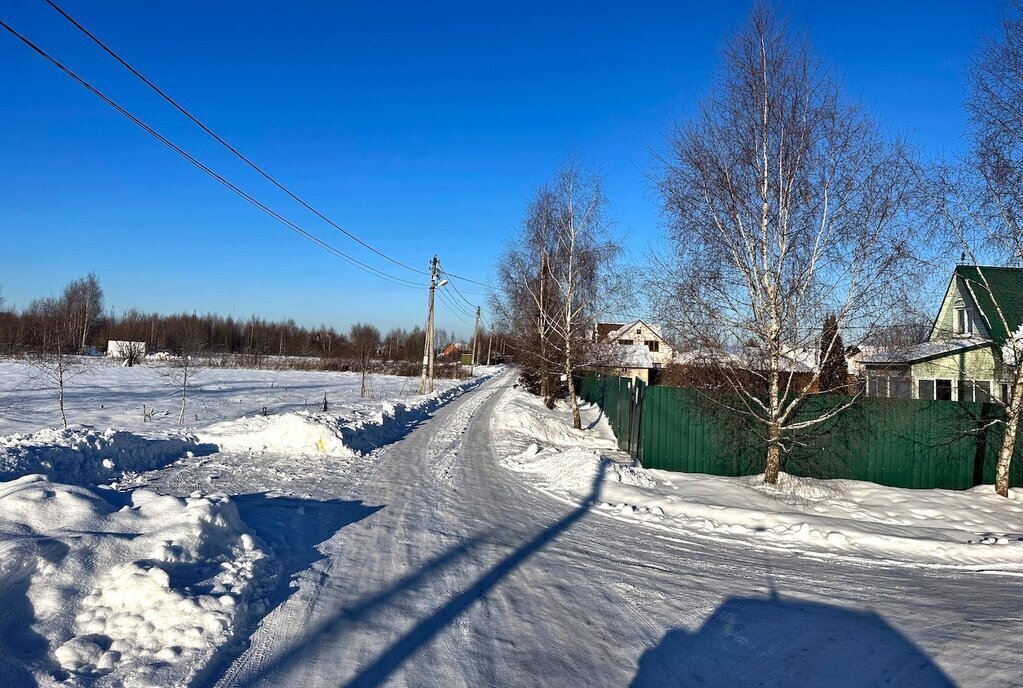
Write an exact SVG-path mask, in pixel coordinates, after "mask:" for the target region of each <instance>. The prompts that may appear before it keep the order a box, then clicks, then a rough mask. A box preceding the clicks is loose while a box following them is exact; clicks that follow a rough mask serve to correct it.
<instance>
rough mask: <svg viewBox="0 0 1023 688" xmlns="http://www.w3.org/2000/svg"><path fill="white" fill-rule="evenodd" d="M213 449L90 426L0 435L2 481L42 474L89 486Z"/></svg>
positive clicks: (175, 439) (187, 440)
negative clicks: (126, 473) (122, 474)
mask: <svg viewBox="0 0 1023 688" xmlns="http://www.w3.org/2000/svg"><path fill="white" fill-rule="evenodd" d="M211 449H212V448H211V447H204V446H202V445H200V444H199V442H198V440H197V439H195V438H194V437H191V436H184V437H181V436H178V437H175V436H171V435H167V436H162V437H156V438H151V437H143V436H141V435H136V434H134V433H131V432H124V431H119V430H103V431H98V430H93V429H91V428H66V429H63V430H41V431H39V432H35V433H31V434H15V435H8V436H6V437H0V480H10V479H12V478H17V477H20V476H23V475H28V474H31V473H41V474H44V475H46V476H47V477H49V478H50V479H51V480H54V481H59V482H64V483H73V484H76V485H87V484H90V483H97V482H103V481H106V480H109V479H111V478H113V477H116V476H118V475H120V474H121V473H123V472H125V471H146V470H151V469H153V468H159V467H161V466H165V465H167V464H169V463H173V462H174V461H176V460H177V459H180V458H182V457H184V456H191V455H193V454H196V453H208V452H209V451H210V450H211Z"/></svg>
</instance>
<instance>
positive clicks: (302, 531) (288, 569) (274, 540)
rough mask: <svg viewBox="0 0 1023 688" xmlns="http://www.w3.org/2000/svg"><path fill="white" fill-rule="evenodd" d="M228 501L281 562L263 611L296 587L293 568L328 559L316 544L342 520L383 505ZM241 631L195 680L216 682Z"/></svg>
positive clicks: (240, 646)
mask: <svg viewBox="0 0 1023 688" xmlns="http://www.w3.org/2000/svg"><path fill="white" fill-rule="evenodd" d="M231 501H232V502H234V504H235V505H236V506H237V508H238V514H239V515H240V516H241V517H242V520H243V521H245V524H246V525H247V526H248V527H249V528H250V529H251V530H252V531H253V532H254V533H255V534H256V535H257V536H259V538H260V539H261V540H263V542H264V543H266V545H267V546H268V547H270V549H272V550H273V553H274V556H275V558H276V560H277V565H278V566H279V567H280V568H279V569H278V570H277V571H276V572H277V573H278V576H277V578H276V580H277V584H276V586H275V587H274V588H273V589H272V590H269V591H267V592H266V599H267V602H268V603H267V605H266V609H265V611H264V612H263V616H265V615H267V614H269V613H270V612H272V611H273V610H274V609H276V608H277V607H278V606H280V605H281V604H283V603H284V602H285V601H286V600H287V599H288V597H290V596H291V595H292V594H293V593H294V592H295V591H296V590H297V589H298V588H297V587H296V586H293V585H292V580H293V579H294V577H295V576H296V574H298V573H299V572H301V571H305V570H306V569H308V568H310V567H311V566H312V565H313V564H315V563H316V562H317V561H320V560H322V559H326V556H325V555H324V554H323V553H322V552H320V550H319V549H318V546H319V545H320V544H322V543H323V542H326V541H327V540H329V539H330V538H332V537H333V536H334V534H335V533H337V532H338V531H339V530H341V529H342V528H344V527H345V526H349V525H351V524H353V523H356V522H358V521H361V520H362V519H364V518H367V517H368V516H371V515H373V514H375V513H376V512H377V511H380V510H381V509H383V508H384V507H383V506H367V505H366V504H364V503H363V502H362V501H345V500H341V499H328V500H317V499H301V498H297V497H270V496H267V495H266V494H262V493H257V494H247V495H232V496H231ZM180 573H181V575H182V576H186V575H188V572H180ZM258 621H259V619H255V618H254V619H251V620H250V624H251V626H252V628H255V625H256V623H257V622H258ZM242 635H243V636H244V641H242V642H239V643H235V644H233V645H229V646H226V647H224V648H222V649H221V651H220V653H219V655H218V657H217V658H216V660H215V661H213V662H211V663H210V669H209V671H208V672H207V673H206V675H205V676H204V677H201V678H200V679H198V680H197V681H196V682H194V683H193V685H199V684H203V685H205V684H207V683H208V684H210V685H212V684H213V683H215V682H216V679H217V678H218V677H219V674H221V673H222V672H223V671H224V670H226V669H227V667H229V666H230V664H231V662H233V661H234V660H235V659H236V658H237V657H239V656H240V655H241V654H242V652H244V651H245V649H246V648H247V647H248V634H242ZM210 677H212V680H211V678H210ZM204 679H205V680H204Z"/></svg>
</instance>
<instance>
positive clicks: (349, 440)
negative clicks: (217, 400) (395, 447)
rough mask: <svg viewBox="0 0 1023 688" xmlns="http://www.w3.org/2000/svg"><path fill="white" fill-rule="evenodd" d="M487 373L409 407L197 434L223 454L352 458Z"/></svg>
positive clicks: (257, 421)
mask: <svg viewBox="0 0 1023 688" xmlns="http://www.w3.org/2000/svg"><path fill="white" fill-rule="evenodd" d="M493 375H494V373H493V372H488V373H487V374H485V375H480V376H478V377H475V378H473V379H471V380H467V381H465V382H462V383H461V384H458V385H456V386H454V387H451V388H449V389H445V390H443V391H437V392H434V393H433V394H431V395H429V396H424V397H419V398H417V399H416V400H415V401H411V402H397V401H383V402H380V403H379V404H375V405H374V406H366V405H343V404H339V405H338V406H339V407H340V408H337V409H335V410H334V411H333V412H330V411H328V412H326V413H310V412H308V411H297V412H292V413H280V414H271V415H267V416H246V417H243V418H239V419H237V420H229V421H225V422H223V423H216V424H214V425H211V426H209V427H207V428H204V429H200V430H198V431H197V433H196V434H197V436H198V437H199V439H200V440H202V441H203V442H205V443H208V444H210V445H214V446H216V447H217V448H218V449H219V451H222V452H251V453H257V452H273V453H298V454H323V455H326V456H335V457H354V456H358V455H360V454H364V453H366V452H368V451H372V450H373V449H375V448H377V447H379V446H381V445H383V444H386V443H388V442H393V441H394V440H396V439H398V438H400V437H401V436H403V435H404V434H405V433H406V432H407V429H408V428H409V426H410V425H412V424H414V423H417V422H419V421H421V420H424V419H426V418H427V416H429V415H430V414H431V413H432V412H433V411H435V410H436V409H437V408H439V407H440V406H443V405H444V404H446V403H448V402H449V401H451V400H452V399H454V398H456V397H458V396H460V395H462V394H464V393H465V392H467V391H468V390H470V389H473V388H474V387H476V386H478V385H480V384H481V383H483V382H484V381H486V380H488V379H490V378H491V377H492V376H493Z"/></svg>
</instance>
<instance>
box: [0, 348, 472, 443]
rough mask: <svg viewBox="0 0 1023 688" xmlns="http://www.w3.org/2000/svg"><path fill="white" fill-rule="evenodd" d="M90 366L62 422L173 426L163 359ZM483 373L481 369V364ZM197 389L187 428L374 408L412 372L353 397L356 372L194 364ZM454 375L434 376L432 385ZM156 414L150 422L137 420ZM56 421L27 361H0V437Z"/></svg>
mask: <svg viewBox="0 0 1023 688" xmlns="http://www.w3.org/2000/svg"><path fill="white" fill-rule="evenodd" d="M88 360H89V366H88V372H87V373H85V374H84V375H81V376H79V377H75V378H74V379H72V380H71V381H70V382H69V383H68V386H67V400H66V402H65V405H66V408H67V418H68V423H70V424H72V425H87V426H91V427H94V428H101V429H105V428H116V429H118V430H128V431H132V432H143V431H144V432H153V431H155V430H174V431H177V430H178V429H179V427H178V411H179V408H180V404H181V397H180V391H181V390H180V388H179V387H175V385H174V383H173V382H172V381H171V380H170V379H168V377H167V372H168V368H167V367H166V365H163V364H153V365H142V366H136V367H132V368H125V367H122V366H121V365H119V364H117V362H115V361H112V360H108V359H103V358H96V359H88ZM480 371H481V372H483V373H485V372H486V371H487V368H485V367H480ZM195 372H196V376H195V388H194V389H190V390H189V391H188V399H187V408H186V414H185V428H196V427H206V426H209V425H212V424H213V423H217V422H220V421H225V420H235V419H237V418H241V417H243V416H256V415H262V414H264V413H267V414H271V415H274V414H281V413H292V412H299V411H306V412H310V413H315V412H318V411H320V410H321V409H322V408H323V397H324V395H325V394H326V396H327V405H328V411H330V412H331V413H333V414H337V415H347V414H352V415H355V414H360V413H363V412H365V413H368V414H373V413H375V412H377V411H378V410H379V406H380V403H379V402H383V401H388V402H392V403H393V402H414V401H415V400H416V399H417V398H420V397H418V394H417V392H418V387H419V379H418V378H406V377H398V376H394V375H368V376H367V378H366V379H367V387H368V388H369V394H368V398H367V399H364V400H362V399H360V398H359V383H360V376H359V374H358V373H335V372H327V371H297V370H252V369H244V368H197V369H196V371H195ZM458 383H459V381H458V380H442V379H437V380H435V384H434V388H435V390H436V391H444V390H446V389H450V388H452V387H453V386H456V385H457V384H458ZM143 406H144V407H145V409H146V411H147V412H149V411H152V412H154V413H153V415H152V419H151V420H148V421H147V420H145V419H144V418H143ZM59 426H60V411H59V410H58V407H57V397H56V390H55V389H54V388H53V386H52V385H48V384H46V383H45V381H44V380H43V379H42V378H41V376H40V375H39V373H38V371H36V369H34V368H33V367H32V366H31V365H29V364H28V363H25V362H23V361H17V360H3V359H0V435H9V434H11V433H14V432H21V433H30V432H35V431H37V430H41V429H43V428H55V427H59Z"/></svg>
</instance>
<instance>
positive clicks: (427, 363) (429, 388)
mask: <svg viewBox="0 0 1023 688" xmlns="http://www.w3.org/2000/svg"><path fill="white" fill-rule="evenodd" d="M436 290H437V256H434V257H433V260H432V261H430V298H429V302H428V306H427V308H426V341H425V342H423V377H422V380H420V382H419V393H420V394H428V393H429V394H432V393H433V359H434V358H435V356H434V351H433V293H434V292H435V291H436ZM427 374H429V382H427Z"/></svg>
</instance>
